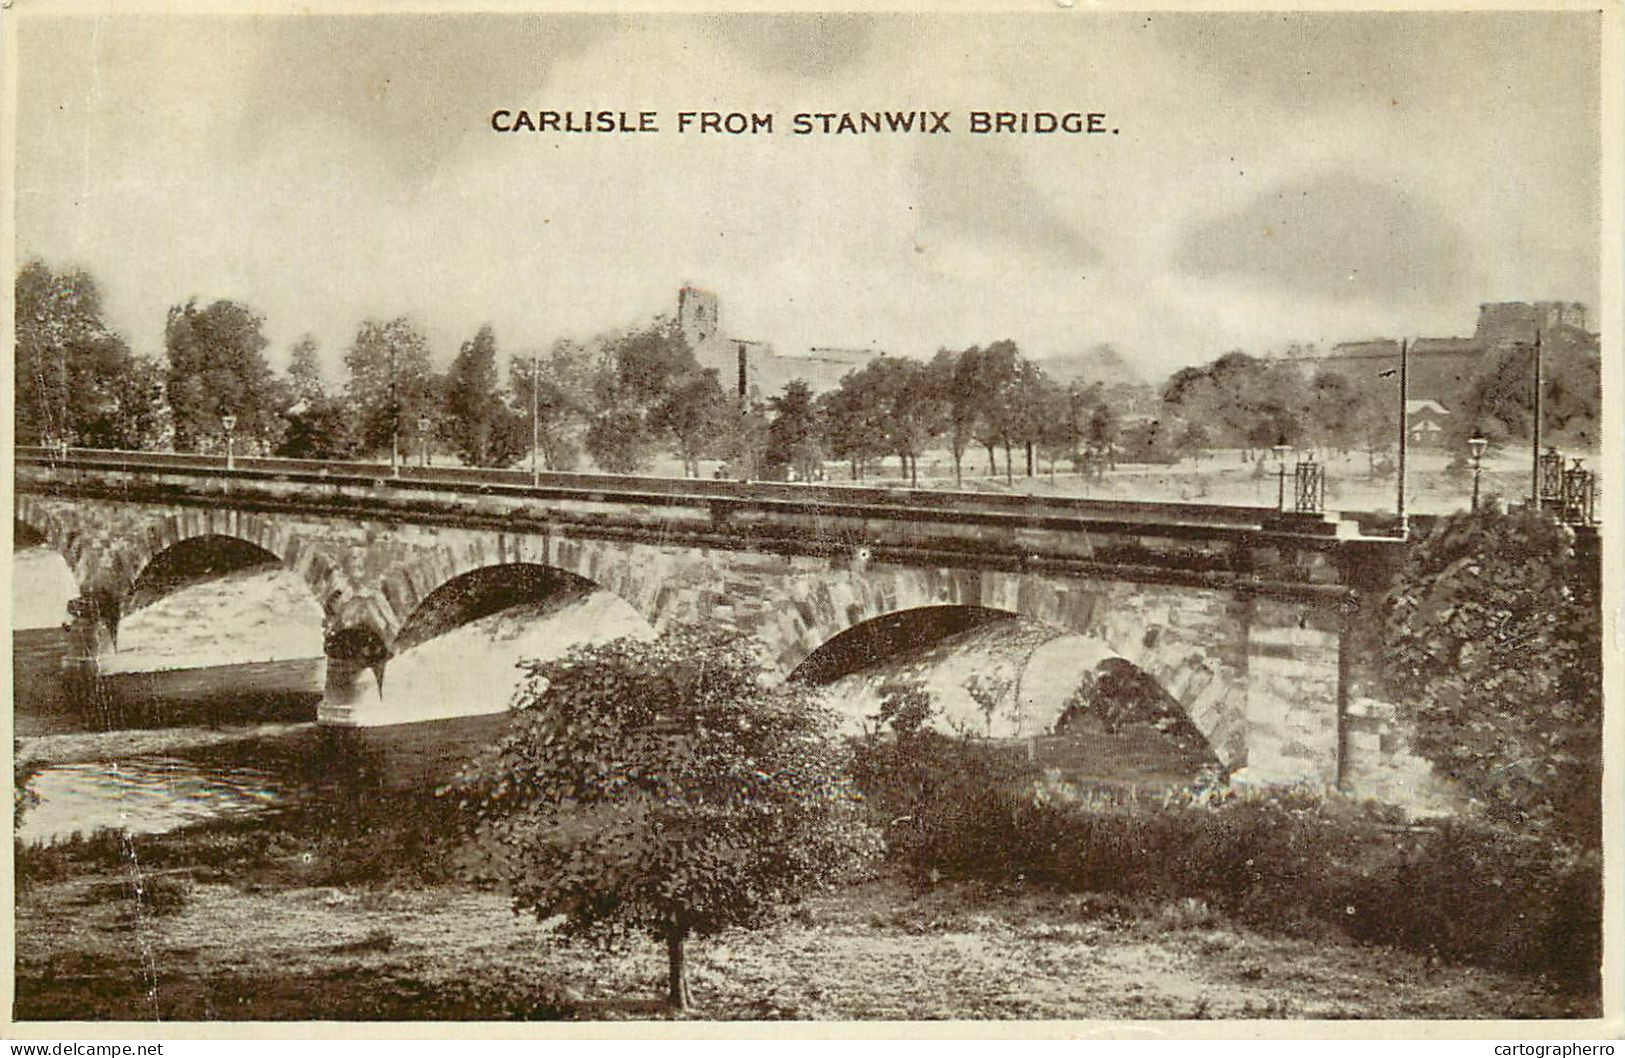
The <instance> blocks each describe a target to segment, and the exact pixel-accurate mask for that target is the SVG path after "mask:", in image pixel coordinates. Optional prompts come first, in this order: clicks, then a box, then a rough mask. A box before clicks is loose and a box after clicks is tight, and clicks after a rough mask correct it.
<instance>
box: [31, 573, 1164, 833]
mask: <svg viewBox="0 0 1625 1058" xmlns="http://www.w3.org/2000/svg"><path fill="white" fill-rule="evenodd" d="M53 557H54V555H53V556H50V557H46V556H45V555H41V554H38V553H37V552H23V551H19V552H17V561H16V564H15V566H14V570H15V574H14V576H15V579H14V586H15V591H16V607H15V611H14V612H15V615H16V616H15V620H16V622H17V623H16V624H15V626H14V627H15V628H16V630H17V634H16V635H15V636H14V642H15V643H18V644H24V645H28V644H33V645H34V646H35V647H36V648H37V649H36V654H38V655H40V657H44V656H45V655H47V654H48V653H49V650H50V645H51V643H52V642H53V640H52V638H51V637H52V636H53V635H57V634H58V633H53V632H52V631H51V629H52V626H53V625H57V626H59V625H60V622H61V620H62V617H63V615H64V613H65V605H66V601H67V598H71V596H72V594H73V590H72V577H71V575H68V573H67V570H66V568H65V566H61V560H60V558H56V559H55V562H56V565H55V566H53V564H52V562H51V561H50V558H53ZM58 566H61V568H57V567H58ZM64 578H65V579H64ZM906 623H907V624H908V627H906V628H902V629H901V631H899V629H898V628H893V629H891V631H890V632H889V633H888V634H889V635H890V636H891V638H890V639H888V640H887V641H885V642H884V643H879V642H865V641H863V638H862V636H857V637H854V639H852V640H851V641H848V642H846V643H845V644H844V645H843V649H844V650H845V653H846V657H845V658H844V660H843V659H837V662H836V663H835V664H834V665H833V666H826V669H828V671H825V672H824V673H823V674H822V675H821V677H820V679H821V685H822V687H823V690H824V693H825V695H826V696H827V700H828V702H829V704H830V705H831V706H832V708H833V709H834V710H835V711H836V712H837V714H838V715H839V716H840V718H841V722H842V727H843V729H844V730H845V731H847V732H848V733H856V732H859V731H861V730H863V729H864V727H865V726H866V724H868V723H870V722H872V719H873V717H874V716H875V714H876V713H877V712H878V710H879V707H880V704H881V701H882V699H883V698H884V696H885V694H886V693H887V691H888V690H889V689H890V688H891V687H892V686H894V685H896V684H897V683H899V682H901V683H908V684H914V685H919V686H923V687H925V688H926V689H927V690H928V691H930V692H931V694H932V695H933V698H934V699H935V700H936V703H937V705H938V707H939V709H940V713H939V715H938V717H937V721H936V722H937V726H939V727H940V728H942V729H943V730H949V731H955V732H960V733H971V734H978V735H986V736H990V737H995V738H1031V737H1034V736H1040V735H1044V734H1046V733H1047V732H1049V731H1050V730H1051V729H1052V728H1053V727H1054V726H1055V723H1056V720H1057V718H1058V717H1060V715H1061V713H1062V711H1063V709H1064V708H1065V706H1066V704H1067V702H1068V700H1069V698H1070V697H1071V696H1072V694H1073V692H1074V690H1075V689H1076V688H1077V686H1078V684H1079V681H1080V679H1081V678H1082V676H1083V674H1084V673H1086V672H1088V671H1090V670H1091V669H1093V668H1094V667H1095V666H1096V665H1097V664H1099V663H1100V662H1101V661H1102V660H1103V659H1104V658H1105V657H1106V656H1107V655H1106V654H1105V652H1104V650H1103V648H1102V647H1101V646H1100V644H1098V643H1097V642H1095V641H1093V640H1089V639H1086V638H1084V637H1081V636H1076V635H1070V634H1065V633H1061V632H1058V631H1056V630H1054V629H1051V628H1047V627H1044V626H1040V625H1036V624H1032V623H1029V622H1024V621H1021V620H1019V619H1016V618H1014V617H1010V616H1008V615H997V614H993V613H991V612H988V613H983V614H980V615H977V616H976V617H975V618H974V619H972V620H968V621H967V620H966V619H965V618H964V617H963V615H962V614H961V615H959V616H958V617H951V616H949V615H946V614H931V613H922V614H920V615H918V616H917V617H915V616H914V615H910V618H909V622H906ZM650 634H652V633H651V632H650V629H649V627H648V625H647V624H646V623H645V622H644V621H643V620H642V619H641V618H640V617H639V616H638V615H637V614H636V613H635V612H634V611H632V610H631V609H630V607H628V606H627V605H626V604H625V603H624V602H622V601H621V600H620V599H619V598H617V597H616V596H614V595H611V594H610V593H607V592H602V591H595V590H586V591H582V592H579V593H570V592H565V593H561V594H557V595H554V596H549V597H547V598H544V599H540V600H529V601H525V602H522V603H517V604H515V605H513V606H510V607H508V608H506V609H503V610H500V611H498V612H496V613H492V614H488V615H485V616H483V617H480V618H478V619H476V620H473V621H469V622H467V623H466V624H462V625H461V626H459V627H456V628H453V629H451V630H449V631H447V632H445V633H444V634H442V635H439V636H437V637H435V638H432V639H430V640H428V641H426V642H423V643H420V644H418V645H416V646H414V647H411V648H410V649H408V650H405V651H403V652H402V653H401V654H400V655H398V656H397V657H395V658H393V659H391V661H390V662H389V665H388V667H387V669H386V690H387V693H388V697H389V701H390V704H391V708H392V710H399V711H400V713H401V715H403V716H409V717H411V718H412V719H414V720H422V721H436V720H443V719H445V718H447V717H450V716H453V715H466V714H468V713H470V712H473V713H486V714H496V713H501V712H503V711H505V710H506V709H507V708H508V707H509V705H510V703H511V702H512V700H513V697H514V692H515V690H516V689H517V688H518V686H519V684H520V681H521V678H522V671H521V669H520V668H519V662H520V661H521V660H522V659H542V660H545V659H548V658H553V657H557V656H560V655H561V654H563V653H564V652H565V651H566V650H568V649H569V648H570V647H571V646H573V645H575V644H579V643H596V642H603V641H606V640H608V639H612V638H615V637H617V636H622V635H635V636H648V635H650ZM42 637H43V638H42ZM41 644H43V646H41ZM118 648H119V650H118V656H117V658H116V660H115V663H114V664H113V665H111V666H109V671H111V672H115V673H118V674H119V676H118V677H117V678H118V679H119V680H125V681H129V680H140V679H143V678H153V679H157V678H160V677H162V676H164V674H166V673H172V672H173V671H174V670H177V669H183V670H184V669H187V668H189V667H194V666H222V665H235V666H244V668H243V669H241V670H240V671H253V666H255V665H261V666H264V665H265V664H266V663H276V662H288V661H299V660H301V659H304V660H309V659H312V658H316V657H319V656H320V652H321V614H320V611H319V609H318V608H316V607H315V604H314V602H313V600H311V598H310V595H309V592H308V589H307V588H306V587H305V586H304V585H303V584H302V583H300V582H299V581H298V580H297V579H296V578H294V577H293V576H292V575H291V574H289V573H287V572H286V571H285V570H282V569H281V568H280V567H276V566H267V567H257V568H252V569H246V570H238V571H235V572H232V573H228V574H225V575H223V576H219V577H215V578H210V579H204V580H199V581H198V582H196V583H192V584H188V585H184V586H182V587H180V588H178V589H177V590H175V591H173V592H172V593H171V594H169V595H167V596H165V597H163V598H161V599H159V600H157V601H155V602H153V603H151V604H150V605H148V606H146V607H144V608H143V609H141V610H138V611H136V612H134V613H132V614H130V615H127V616H126V618H125V620H124V621H123V622H122V623H121V626H120V634H119V642H118ZM25 653H26V651H25V650H22V649H19V653H18V656H19V659H21V658H22V656H23V655H24V654H25ZM47 661H48V659H47ZM17 664H18V665H19V668H18V669H17V677H18V678H17V679H16V681H15V683H16V702H15V711H14V714H13V715H14V718H15V721H16V723H15V729H16V731H17V734H18V747H19V751H20V752H19V759H20V760H22V761H23V762H24V764H25V768H24V771H23V775H24V782H25V783H26V788H27V790H28V791H29V793H30V794H31V795H32V796H31V797H30V798H29V801H30V803H29V804H28V805H27V807H26V808H25V810H24V813H23V816H22V820H21V823H20V826H19V829H18V836H19V838H21V840H23V841H24V842H28V843H36V842H39V843H51V842H56V841H61V840H65V839H68V838H71V837H72V836H73V835H75V834H80V835H86V836H88V835H90V834H92V833H95V832H96V831H98V830H103V829H116V830H122V831H124V832H126V833H130V834H150V833H158V832H163V831H167V830H171V829H174V828H176V827H181V826H185V825H187V824H190V823H196V822H200V821H204V820H209V819H218V818H221V817H226V816H234V815H241V814H245V813H254V812H261V811H265V810H267V809H270V808H274V807H276V806H278V805H281V804H287V803H289V802H290V801H291V800H292V799H294V798H296V797H308V796H313V795H314V796H320V794H313V793H312V784H311V775H310V772H309V768H308V762H307V761H304V760H302V759H301V755H302V754H305V752H306V750H305V749H304V748H301V747H304V746H307V745H308V744H309V742H310V740H311V738H312V736H314V735H315V734H316V731H315V725H314V724H313V723H312V722H313V721H314V719H315V716H314V713H315V702H316V701H317V700H318V697H319V690H320V688H319V687H315V686H310V687H303V688H289V689H287V693H286V694H285V695H283V698H282V699H276V698H275V696H271V697H269V698H268V697H266V696H264V695H260V696H257V697H255V698H254V699H253V700H252V701H249V700H247V699H246V698H240V699H239V700H228V701H227V702H226V703H225V705H226V708H224V709H222V708H221V703H219V702H214V703H212V704H211V705H210V707H209V709H208V710H206V711H203V712H199V711H198V710H196V709H192V708H189V707H188V705H187V703H178V702H147V703H144V705H145V706H146V708H144V709H143V710H140V711H139V712H138V713H136V714H131V713H126V714H124V715H123V716H122V717H121V718H120V719H119V720H118V721H117V722H118V723H119V724H121V725H134V726H132V727H129V728H127V729H123V730H106V726H107V725H106V723H105V722H98V720H97V719H96V718H95V716H94V715H93V714H92V713H91V712H90V711H87V710H84V709H82V708H80V707H79V703H73V702H67V701H63V700H61V699H60V698H57V699H53V698H52V697H51V696H50V695H49V694H44V693H41V687H43V686H44V684H45V683H47V682H48V680H45V679H43V678H41V673H42V672H47V669H48V665H47V664H46V663H45V662H42V661H40V658H39V657H36V664H35V668H34V670H33V671H32V674H30V673H29V672H25V671H24V669H23V667H22V664H23V663H22V661H21V660H19V661H18V663H17ZM300 671H304V670H300ZM47 675H48V672H47ZM31 684H34V686H31ZM151 686H153V687H164V686H169V684H162V683H153V684H151ZM227 697H228V699H231V696H230V695H229V694H228V696H227ZM235 704H242V705H243V709H241V710H235V709H233V708H231V706H233V705H235ZM267 709H271V710H272V711H273V712H274V713H275V719H276V720H277V721H279V722H276V723H270V722H263V721H266V720H269V719H271V717H270V715H269V714H267V712H266V710H267ZM143 718H144V719H143ZM289 720H291V721H293V722H292V723H288V722H284V721H289ZM459 723H460V722H459V721H451V722H450V723H448V724H442V725H438V726H437V725H434V724H425V725H424V727H423V728H422V729H421V730H429V729H431V728H432V729H434V730H435V731H440V730H444V731H445V733H446V735H445V737H446V738H447V739H448V740H451V742H452V744H451V745H449V746H448V747H446V748H447V751H448V752H450V753H452V754H453V755H455V754H456V753H458V752H462V753H464V755H466V756H471V755H472V754H473V753H474V752H475V751H476V750H477V749H478V748H479V745H480V743H481V742H482V741H483V740H484V739H485V738H488V737H489V732H490V731H491V730H492V728H491V727H490V725H486V726H485V727H483V728H481V729H479V730H480V731H482V732H483V734H482V735H480V736H478V737H477V738H476V737H475V736H473V735H468V734H464V733H463V732H465V731H466V730H468V729H467V728H464V727H459V726H457V725H458V724H459ZM300 739H304V740H305V741H304V742H303V743H301V742H299V741H298V740H300ZM458 739H463V740H464V741H466V745H463V744H457V742H456V740H458ZM1101 745H1102V746H1104V743H1101ZM290 747H293V748H290ZM1135 752H1136V753H1138V754H1140V755H1143V752H1142V749H1141V748H1138V747H1137V748H1136V750H1135ZM1182 754H1183V751H1182V750H1178V749H1177V747H1176V748H1171V749H1170V750H1169V757H1170V760H1171V761H1172V760H1173V758H1175V757H1180V758H1181V759H1180V760H1177V761H1173V762H1172V763H1171V764H1169V767H1171V768H1173V769H1174V770H1175V771H1177V770H1179V769H1185V770H1189V771H1191V772H1192V773H1193V774H1194V770H1195V767H1196V765H1195V764H1192V763H1190V762H1189V761H1186V760H1184V759H1183V758H1182ZM1108 755H1109V754H1108ZM1094 766H1095V767H1096V768H1097V769H1098V768H1100V767H1106V768H1109V767H1110V763H1109V761H1106V762H1104V764H1103V763H1102V762H1100V761H1096V762H1095V764H1094ZM1165 770H1166V769H1165Z"/></svg>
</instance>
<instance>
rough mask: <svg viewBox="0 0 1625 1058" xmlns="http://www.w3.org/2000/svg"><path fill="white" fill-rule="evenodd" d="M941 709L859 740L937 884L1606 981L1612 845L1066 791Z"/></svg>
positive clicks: (1198, 799)
mask: <svg viewBox="0 0 1625 1058" xmlns="http://www.w3.org/2000/svg"><path fill="white" fill-rule="evenodd" d="M928 708H929V706H928V699H926V698H925V697H924V695H923V694H922V693H920V692H914V691H900V692H895V693H893V694H892V695H890V696H889V697H888V699H887V704H886V707H885V708H884V710H883V712H882V721H883V724H884V725H885V728H886V729H889V730H886V729H882V730H880V731H877V732H875V733H873V734H871V735H869V736H867V737H865V738H864V739H862V740H860V743H859V746H858V750H857V766H856V768H855V774H856V776H857V778H858V782H859V785H860V786H861V787H862V788H863V789H864V791H865V793H866V794H867V796H868V802H869V806H870V808H871V810H872V811H874V812H875V813H876V815H877V821H878V822H881V823H882V824H883V825H886V827H887V829H886V835H887V841H888V851H889V853H890V856H891V857H892V859H893V860H894V861H895V862H897V863H898V864H900V865H904V866H906V867H907V868H908V869H909V870H910V871H911V872H912V873H913V875H914V876H915V878H916V879H917V881H918V882H919V883H920V884H922V885H924V884H928V883H929V882H931V881H932V880H935V879H939V878H945V877H961V878H981V879H984V880H990V881H1010V880H1022V881H1025V882H1028V883H1036V884H1040V885H1046V886H1053V887H1054V888H1056V889H1060V890H1064V891H1068V892H1080V893H1097V894H1110V895H1113V896H1116V897H1123V898H1133V899H1154V900H1160V901H1164V902H1174V903H1179V902H1183V901H1197V902H1199V903H1200V905H1202V906H1203V907H1205V908H1210V909H1212V910H1214V911H1217V912H1220V913H1223V914H1226V915H1228V916H1230V917H1231V918H1233V919H1236V920H1239V921H1241V922H1245V923H1247V924H1249V925H1252V926H1254V927H1256V928H1260V929H1265V930H1270V931H1274V932H1284V933H1288V934H1291V935H1296V936H1305V937H1311V938H1315V937H1321V936H1325V935H1327V934H1328V933H1332V934H1335V933H1337V932H1341V933H1343V934H1346V935H1348V936H1350V937H1353V938H1356V939H1359V940H1366V941H1373V942H1380V943H1387V944H1394V945H1397V946H1401V947H1406V948H1410V949H1413V950H1418V951H1424V952H1429V953H1432V954H1436V955H1438V956H1439V957H1441V958H1446V959H1451V960H1458V961H1466V962H1475V963H1482V964H1485V965H1492V966H1501V967H1507V968H1511V969H1518V970H1524V971H1532V972H1541V973H1551V974H1553V975H1555V976H1560V977H1562V978H1563V979H1565V980H1567V981H1570V982H1572V983H1573V984H1575V985H1576V986H1577V987H1581V988H1587V989H1590V990H1592V991H1595V989H1596V987H1597V976H1596V975H1597V971H1598V966H1599V965H1600V954H1601V891H1602V890H1601V882H1602V879H1601V861H1600V856H1599V855H1598V854H1597V853H1596V852H1595V851H1575V850H1573V849H1570V848H1566V847H1564V846H1562V845H1560V844H1557V843H1554V842H1551V841H1549V840H1546V839H1545V838H1543V837H1541V836H1537V835H1530V834H1520V833H1517V832H1515V831H1513V830H1512V829H1511V828H1509V827H1507V826H1505V825H1502V824H1497V823H1494V822H1491V821H1483V820H1479V821H1476V822H1475V821H1452V822H1448V823H1444V824H1441V825H1439V826H1436V827H1421V828H1412V827H1408V826H1406V825H1404V824H1403V823H1402V821H1401V817H1400V815H1399V813H1397V812H1396V811H1395V810H1394V809H1392V808H1388V807H1386V806H1381V805H1377V804H1374V803H1368V804H1356V803H1354V802H1348V801H1341V800H1337V799H1324V798H1322V797H1320V796H1318V795H1315V794H1311V793H1308V792H1303V791H1283V792H1279V793H1274V794H1269V795H1249V796H1239V795H1236V794H1234V793H1232V792H1231V791H1229V790H1228V789H1225V788H1222V787H1209V788H1200V787H1199V788H1195V789H1192V790H1188V791H1184V792H1171V793H1168V794H1165V795H1163V796H1161V797H1158V798H1142V797H1137V796H1134V795H1132V794H1127V793H1119V792H1094V791H1080V790H1077V789H1076V788H1072V787H1061V788H1054V787H1051V786H1047V785H1045V784H1043V783H1042V782H1041V781H1040V779H1039V776H1038V775H1037V773H1036V771H1035V770H1034V769H1032V768H1031V767H1030V766H1028V765H1026V762H1025V756H1024V755H1023V754H1021V753H1019V752H1018V751H1013V750H1012V749H1011V748H1009V747H1007V746H1001V745H999V744H997V743H990V742H986V741H983V740H976V739H960V738H950V737H947V736H943V735H939V734H935V733H933V732H931V731H929V730H926V729H925V728H924V720H925V719H926V717H927V711H928ZM1188 906H1194V905H1188Z"/></svg>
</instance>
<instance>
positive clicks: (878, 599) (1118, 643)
mask: <svg viewBox="0 0 1625 1058" xmlns="http://www.w3.org/2000/svg"><path fill="white" fill-rule="evenodd" d="M1192 593H1193V589H1190V588H1184V587H1181V588H1173V589H1168V590H1166V591H1160V590H1158V589H1156V588H1155V587H1150V588H1147V587H1146V586H1141V585H1133V584H1127V583H1120V582H1115V581H1112V582H1104V581H1094V580H1090V579H1083V578H1057V577H1056V576H1054V575H1053V574H1046V575H1045V576H1043V577H1037V576H1031V575H1025V574H1020V573H1009V572H1004V571H989V570H975V569H915V568H907V567H896V568H882V569H877V568H870V569H866V570H854V571H836V570H832V571H830V572H828V573H827V574H820V575H818V576H816V577H802V578H797V579H795V580H794V581H791V582H790V583H788V584H787V585H786V586H785V587H784V589H783V590H782V594H781V595H780V597H779V600H778V603H779V605H777V606H776V607H775V608H774V609H773V610H772V611H771V612H770V613H769V614H768V616H766V618H765V619H764V620H763V622H762V623H761V625H760V626H759V628H758V630H757V634H758V636H759V638H761V639H762V641H763V642H764V643H765V644H766V650H767V655H768V660H769V663H770V664H771V665H772V666H773V667H774V668H775V669H776V670H777V671H778V672H779V673H780V674H781V675H783V676H785V677H788V676H789V675H790V674H791V673H793V672H794V671H795V670H796V669H797V668H798V667H799V666H800V665H801V664H802V663H803V662H805V661H806V660H807V659H808V658H810V657H811V656H812V655H813V653H814V652H815V651H817V650H818V649H820V648H821V647H822V646H824V645H825V644H827V643H829V642H831V641H833V640H834V639H835V638H836V637H838V636H840V635H841V634H843V633H845V632H847V631H849V630H851V629H853V628H856V627H858V626H860V625H863V624H865V623H867V622H870V621H874V620H877V619H880V618H884V617H888V616H892V615H896V614H901V613H904V612H907V611H910V610H917V609H925V608H934V607H944V606H950V607H974V608H979V609H983V610H993V611H1001V612H1004V613H1008V614H1014V615H1017V616H1020V617H1025V618H1028V619H1030V620H1033V621H1036V622H1039V623H1041V624H1045V625H1048V626H1050V627H1052V628H1055V629H1057V630H1060V631H1063V632H1071V633H1076V634H1078V635H1082V636H1085V637H1088V638H1090V639H1093V640H1096V641H1097V642H1098V643H1099V644H1100V645H1101V648H1102V653H1101V656H1102V658H1105V657H1115V658H1120V659H1122V660H1123V661H1125V662H1127V663H1129V664H1130V665H1132V666H1134V667H1135V668H1136V669H1139V670H1140V671H1141V672H1144V673H1145V674H1146V675H1147V676H1149V677H1150V678H1151V679H1153V680H1155V681H1156V683H1157V684H1158V685H1159V686H1161V687H1162V689H1163V690H1164V691H1166V692H1167V694H1168V695H1169V697H1170V698H1172V699H1173V700H1174V701H1175V702H1176V703H1177V704H1178V705H1179V707H1180V708H1181V709H1182V710H1183V711H1184V713H1185V715H1186V716H1187V717H1188V718H1189V719H1190V721H1191V723H1192V724H1194V725H1195V726H1196V728H1197V730H1198V731H1200V732H1201V734H1202V736H1203V737H1204V738H1205V739H1207V741H1208V744H1209V745H1210V746H1211V747H1212V749H1213V751H1214V753H1215V754H1216V755H1217V756H1218V757H1219V759H1220V760H1221V761H1222V762H1223V763H1224V764H1225V765H1226V766H1229V767H1239V766H1240V765H1241V764H1244V763H1245V762H1246V720H1245V717H1246V674H1245V671H1244V664H1245V662H1244V661H1243V660H1241V656H1242V655H1244V653H1245V646H1244V641H1245V623H1246V618H1245V612H1244V607H1243V606H1238V605H1237V603H1236V600H1234V599H1233V598H1228V597H1224V596H1221V595H1219V594H1218V593H1213V595H1212V597H1211V598H1206V599H1202V600H1201V604H1202V605H1206V606H1212V607H1223V608H1224V609H1225V610H1226V611H1227V613H1226V614H1225V615H1224V617H1225V620H1227V621H1228V622H1230V623H1231V624H1232V626H1233V627H1232V628H1231V629H1230V634H1231V635H1232V636H1235V635H1236V634H1237V633H1238V632H1239V636H1240V641H1241V644H1243V645H1235V644H1227V645H1224V646H1221V645H1219V644H1204V643H1199V642H1197V641H1194V640H1193V639H1192V637H1191V636H1190V635H1188V634H1186V632H1185V630H1184V629H1183V628H1181V627H1179V626H1180V623H1181V620H1182V617H1183V614H1184V612H1185V609H1184V608H1186V607H1189V606H1190V605H1192V599H1193V595H1192Z"/></svg>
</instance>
